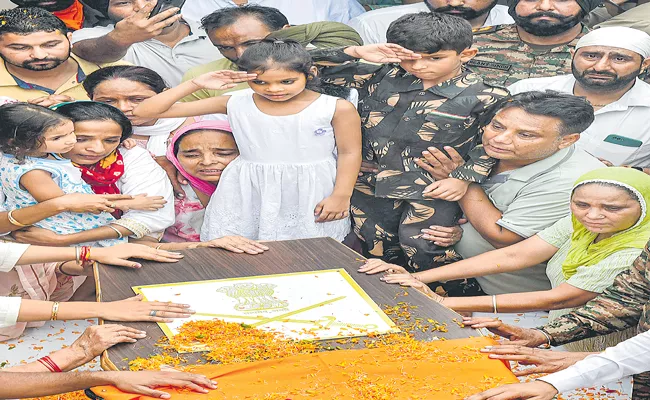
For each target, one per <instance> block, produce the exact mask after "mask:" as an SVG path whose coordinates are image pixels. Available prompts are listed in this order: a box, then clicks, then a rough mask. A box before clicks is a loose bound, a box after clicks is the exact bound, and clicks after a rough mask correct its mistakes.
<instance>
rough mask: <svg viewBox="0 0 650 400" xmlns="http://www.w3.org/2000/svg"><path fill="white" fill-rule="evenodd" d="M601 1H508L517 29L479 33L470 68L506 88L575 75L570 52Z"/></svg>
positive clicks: (507, 27) (584, 32)
mask: <svg viewBox="0 0 650 400" xmlns="http://www.w3.org/2000/svg"><path fill="white" fill-rule="evenodd" d="M600 2H601V0H526V1H520V0H508V11H509V13H510V15H511V16H512V17H513V18H514V20H515V24H514V25H501V26H495V27H491V28H486V29H482V30H481V29H480V30H478V31H477V32H475V36H474V45H475V46H476V47H477V48H478V50H479V53H478V54H477V56H476V57H475V58H474V59H473V60H471V61H470V62H469V63H468V64H467V65H468V67H469V68H470V69H471V70H472V71H474V72H477V73H479V74H481V75H483V77H484V78H485V80H486V81H487V82H491V83H494V84H500V85H504V86H508V85H512V84H513V83H515V82H517V81H519V80H522V79H526V78H538V77H544V76H555V75H560V74H568V73H570V72H571V50H572V49H573V48H574V47H575V44H576V43H577V41H578V40H579V39H580V38H581V37H582V36H583V35H584V34H586V33H587V32H588V29H587V28H586V27H585V26H583V25H582V24H581V21H582V19H583V18H584V17H585V16H586V15H587V14H588V13H589V12H591V11H592V10H593V9H594V8H596V7H597V6H598V4H600Z"/></svg>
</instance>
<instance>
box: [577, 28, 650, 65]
mask: <svg viewBox="0 0 650 400" xmlns="http://www.w3.org/2000/svg"><path fill="white" fill-rule="evenodd" d="M587 46H608V47H617V48H619V49H625V50H630V51H633V52H635V53H637V54H640V55H641V57H642V58H644V59H645V58H648V57H650V35H648V34H647V33H645V32H643V31H640V30H638V29H634V28H628V27H625V26H611V27H606V28H600V29H596V30H593V31H591V32H589V33H588V34H586V35H584V36H583V37H582V38H581V39H580V40H579V41H578V43H577V44H576V50H578V49H580V48H582V47H587Z"/></svg>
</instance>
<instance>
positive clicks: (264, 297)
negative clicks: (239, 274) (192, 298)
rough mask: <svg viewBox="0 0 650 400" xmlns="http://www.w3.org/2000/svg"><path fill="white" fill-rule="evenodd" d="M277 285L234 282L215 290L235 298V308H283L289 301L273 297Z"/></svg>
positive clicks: (249, 309)
mask: <svg viewBox="0 0 650 400" xmlns="http://www.w3.org/2000/svg"><path fill="white" fill-rule="evenodd" d="M276 287H277V285H273V284H271V283H235V284H234V285H232V286H224V287H222V288H220V289H217V292H220V293H225V294H226V295H227V296H228V297H232V298H233V299H236V300H237V304H236V305H235V310H238V311H260V310H272V309H276V308H285V307H288V306H289V302H288V301H285V300H279V299H277V298H275V297H273V294H274V293H275V288H276Z"/></svg>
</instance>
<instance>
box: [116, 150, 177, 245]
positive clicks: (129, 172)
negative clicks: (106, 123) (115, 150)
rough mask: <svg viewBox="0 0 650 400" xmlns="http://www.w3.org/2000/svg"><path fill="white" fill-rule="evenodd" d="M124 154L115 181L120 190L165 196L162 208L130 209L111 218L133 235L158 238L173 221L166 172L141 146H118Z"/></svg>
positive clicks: (169, 184)
mask: <svg viewBox="0 0 650 400" xmlns="http://www.w3.org/2000/svg"><path fill="white" fill-rule="evenodd" d="M119 151H120V153H121V154H122V157H123V158H124V175H122V177H121V178H120V180H119V181H117V187H118V188H119V189H120V192H121V193H123V194H130V195H137V194H146V195H148V196H162V197H164V198H165V200H167V203H166V204H165V205H164V207H163V208H161V209H159V210H156V211H140V210H131V211H128V212H126V213H124V214H123V215H122V217H121V218H120V219H119V220H117V221H115V222H114V223H115V224H117V225H121V226H124V227H125V228H127V229H130V230H131V231H133V232H134V233H135V236H136V237H141V236H145V235H151V236H155V237H156V238H159V237H161V236H162V233H163V231H164V230H165V229H167V228H168V227H170V226H172V225H173V224H174V219H175V218H174V191H173V189H172V184H171V182H170V181H169V178H168V177H167V173H165V171H164V170H163V169H162V167H160V166H159V165H158V164H157V163H156V161H155V160H154V159H153V158H152V157H151V154H149V152H148V151H146V150H144V149H143V148H141V147H134V148H132V149H131V150H126V149H124V148H122V147H120V149H119Z"/></svg>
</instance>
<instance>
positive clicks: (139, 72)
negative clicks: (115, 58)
mask: <svg viewBox="0 0 650 400" xmlns="http://www.w3.org/2000/svg"><path fill="white" fill-rule="evenodd" d="M113 79H126V80H128V81H133V82H139V83H142V84H143V85H147V86H148V87H149V88H150V89H151V90H153V91H154V92H156V93H162V92H163V91H164V90H165V89H167V84H166V83H165V80H164V79H163V78H162V77H161V76H160V75H158V73H157V72H155V71H153V70H151V69H149V68H145V67H136V66H132V65H114V66H112V67H106V68H100V69H98V70H97V71H95V72H93V73H92V74H90V75H88V76H87V77H86V79H84V81H83V87H84V89H85V90H86V93H87V94H88V97H89V98H91V99H92V98H93V97H94V95H95V89H96V88H97V86H98V85H99V84H100V83H102V82H104V81H108V80H113Z"/></svg>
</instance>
